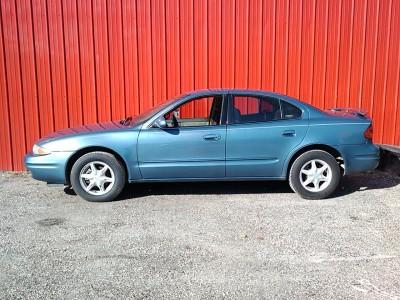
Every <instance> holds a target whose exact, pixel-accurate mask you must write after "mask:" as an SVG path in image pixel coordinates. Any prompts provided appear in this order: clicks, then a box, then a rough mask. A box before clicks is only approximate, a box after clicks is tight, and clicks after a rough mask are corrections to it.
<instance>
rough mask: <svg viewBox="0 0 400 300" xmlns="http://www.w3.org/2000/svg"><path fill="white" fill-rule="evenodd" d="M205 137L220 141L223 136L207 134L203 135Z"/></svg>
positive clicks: (205, 138) (209, 139)
mask: <svg viewBox="0 0 400 300" xmlns="http://www.w3.org/2000/svg"><path fill="white" fill-rule="evenodd" d="M203 139H204V140H206V141H218V140H220V139H221V136H220V135H218V134H206V135H204V136H203Z"/></svg>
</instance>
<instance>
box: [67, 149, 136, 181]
mask: <svg viewBox="0 0 400 300" xmlns="http://www.w3.org/2000/svg"><path fill="white" fill-rule="evenodd" d="M95 151H101V152H107V153H110V154H112V155H114V156H115V158H116V159H117V160H118V161H119V162H120V163H121V164H122V166H123V168H124V170H125V173H126V176H127V177H128V178H129V170H128V166H127V164H126V162H125V160H124V159H123V158H122V156H121V155H120V154H119V153H118V152H116V151H115V150H112V149H110V148H107V147H102V146H90V147H85V148H82V149H79V150H77V151H76V152H75V153H74V154H72V155H71V157H70V158H69V159H68V161H67V164H66V166H65V183H66V185H70V184H71V180H70V176H71V170H72V166H73V165H74V163H75V162H76V161H77V160H78V159H79V157H81V156H82V155H85V154H87V153H91V152H95Z"/></svg>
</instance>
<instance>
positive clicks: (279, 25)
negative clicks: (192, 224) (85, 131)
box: [0, 0, 400, 170]
mask: <svg viewBox="0 0 400 300" xmlns="http://www.w3.org/2000/svg"><path fill="white" fill-rule="evenodd" d="M0 2H1V5H0V12H1V20H0V21H1V22H0V23H1V32H0V33H1V36H0V97H1V103H0V118H1V120H0V146H1V148H0V152H1V155H0V169H6V170H21V169H23V163H22V157H23V155H24V154H25V152H27V151H29V149H30V148H31V147H32V144H33V143H34V141H35V140H37V139H38V138H39V137H41V136H44V135H46V134H48V133H49V132H52V131H54V130H58V129H61V128H64V127H68V126H76V125H79V124H88V123H93V122H97V121H105V120H111V119H119V118H122V117H124V116H125V115H127V114H134V115H136V114H138V113H140V112H141V111H144V110H146V109H148V108H150V107H152V106H154V105H156V104H158V103H160V102H162V101H164V100H166V99H167V98H171V97H174V96H176V95H178V94H180V93H183V92H185V91H190V90H194V89H202V88H208V87H210V88H213V87H214V88H216V87H238V88H247V87H248V88H255V89H266V90H272V91H277V92H281V93H284V94H288V95H291V96H294V97H298V98H300V99H302V100H304V101H306V102H309V103H311V104H314V105H316V106H318V107H320V108H329V107H343V106H350V107H359V108H364V109H367V110H368V111H369V112H370V114H371V115H372V116H373V118H374V124H375V142H379V143H388V144H397V145H400V126H399V125H400V108H399V96H400V95H399V77H400V29H399V28H400V1H399V0H270V1H266V0H265V1H263V0H251V1H250V0H248V1H245V0H236V1H235V0H224V1H223V0H219V1H218V0H208V1H207V0H151V1H150V0H140V1H139V0H138V1H129V0H116V1H111V0H79V1H78V0H51V1H50V0H47V1H46V0H2V1H0ZM206 106H207V104H204V105H202V106H200V107H192V108H190V107H189V108H188V109H196V110H197V111H199V112H200V113H201V111H203V110H204V109H206Z"/></svg>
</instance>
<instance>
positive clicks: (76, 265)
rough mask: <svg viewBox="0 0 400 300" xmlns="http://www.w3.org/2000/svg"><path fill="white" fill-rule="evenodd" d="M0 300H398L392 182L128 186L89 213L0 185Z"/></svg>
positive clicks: (1, 177) (83, 206)
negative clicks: (308, 194)
mask: <svg viewBox="0 0 400 300" xmlns="http://www.w3.org/2000/svg"><path fill="white" fill-rule="evenodd" d="M0 205H1V210H0V298H1V299H11V298H12V299H15V298H20V299H43V298H57V299H59V298H68V299H87V298H89V299H90V298H93V299H94V298H96V299H99V298H100V299H101V298H137V299H143V298H151V299H154V298H156V299H178V298H179V299H181V298H191V299H200V298H204V299H205V298H229V299H232V298H233V299H235V298H236V299H256V298H299V299H304V298H315V299H321V298H324V299H327V298H331V299H344V298H356V299H366V298H367V299H400V178H399V177H390V176H388V175H385V174H383V173H378V172H376V173H372V174H363V175H358V176H352V177H347V178H345V179H344V180H343V182H342V187H341V188H340V190H339V192H338V193H337V195H336V196H335V197H333V198H331V199H327V200H322V201H307V200H302V199H300V198H299V197H298V196H296V195H295V194H294V193H292V192H291V191H290V189H289V187H288V185H287V184H286V183H279V182H278V183H277V182H258V183H244V182H230V183H201V184H200V183H197V184H188V183H184V184H153V185H148V184H146V185H144V184H143V185H130V186H129V187H128V188H127V189H126V190H125V191H124V194H123V196H122V200H120V201H115V202H112V203H89V202H85V201H84V200H82V199H80V198H79V197H77V196H75V195H73V193H71V192H70V191H67V192H65V191H64V190H63V188H62V187H57V188H54V187H47V186H46V184H44V183H41V182H37V181H34V180H32V179H31V178H30V177H29V175H27V174H24V173H19V174H16V173H0Z"/></svg>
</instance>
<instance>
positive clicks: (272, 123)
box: [226, 95, 308, 178]
mask: <svg viewBox="0 0 400 300" xmlns="http://www.w3.org/2000/svg"><path fill="white" fill-rule="evenodd" d="M230 104H231V115H230V116H231V117H230V120H229V124H228V128H227V138H226V139H227V140H226V176H227V177H249V178H251V177H265V178H266V177H268V178H278V177H280V176H281V174H282V168H283V164H284V161H285V159H286V157H287V156H288V154H289V153H290V151H291V150H292V149H293V148H294V147H296V146H297V145H298V144H299V143H300V142H301V141H302V140H303V138H304V136H305V134H306V132H307V128H308V118H307V117H305V116H304V115H303V112H302V111H301V110H300V109H299V108H297V107H295V106H294V105H292V104H290V103H288V102H286V101H283V100H280V99H277V98H272V97H264V96H243V95H236V96H235V95H233V97H232V99H231V102H230Z"/></svg>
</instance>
